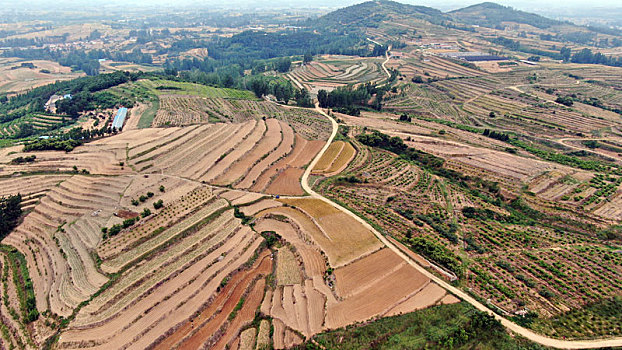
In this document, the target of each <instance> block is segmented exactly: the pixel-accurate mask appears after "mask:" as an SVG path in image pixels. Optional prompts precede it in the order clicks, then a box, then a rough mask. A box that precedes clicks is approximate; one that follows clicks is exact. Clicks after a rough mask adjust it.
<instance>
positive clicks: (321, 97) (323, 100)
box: [317, 90, 328, 108]
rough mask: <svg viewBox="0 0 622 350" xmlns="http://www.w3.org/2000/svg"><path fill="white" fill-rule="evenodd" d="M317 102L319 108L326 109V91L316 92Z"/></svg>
mask: <svg viewBox="0 0 622 350" xmlns="http://www.w3.org/2000/svg"><path fill="white" fill-rule="evenodd" d="M317 101H318V102H319V104H320V107H322V108H326V107H328V92H327V91H326V90H320V91H318V92H317Z"/></svg>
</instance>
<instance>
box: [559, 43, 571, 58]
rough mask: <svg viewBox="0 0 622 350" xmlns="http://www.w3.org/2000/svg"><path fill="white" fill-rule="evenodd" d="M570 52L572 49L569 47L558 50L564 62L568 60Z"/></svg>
mask: <svg viewBox="0 0 622 350" xmlns="http://www.w3.org/2000/svg"><path fill="white" fill-rule="evenodd" d="M571 53H572V51H571V50H570V48H569V47H566V46H564V47H562V48H561V50H559V54H560V55H561V56H562V59H563V60H564V62H568V61H570V54H571Z"/></svg>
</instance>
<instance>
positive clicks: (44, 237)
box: [3, 176, 131, 315]
mask: <svg viewBox="0 0 622 350" xmlns="http://www.w3.org/2000/svg"><path fill="white" fill-rule="evenodd" d="M130 180H131V178H130V177H119V178H106V177H103V178H98V177H84V176H73V177H71V178H69V179H68V180H66V181H64V182H62V183H60V184H59V185H58V186H54V187H53V188H51V189H50V191H48V192H47V194H46V195H45V196H44V197H42V198H41V199H40V202H39V203H38V204H36V205H35V206H34V208H33V211H32V212H31V213H30V214H29V215H28V216H26V218H25V219H24V220H23V222H22V224H21V225H19V226H18V227H17V228H16V229H15V230H14V231H13V232H12V233H11V234H10V235H9V236H7V237H6V238H5V240H4V241H3V243H5V244H11V245H13V246H15V247H16V248H18V249H19V250H20V251H21V252H22V253H23V254H24V255H25V257H26V261H27V263H28V268H29V271H30V276H31V278H32V281H33V287H34V290H35V293H36V297H37V307H38V308H40V309H41V310H46V309H48V308H49V309H51V310H52V311H53V312H55V313H57V314H60V315H68V314H69V313H70V312H71V310H72V309H73V308H75V307H76V306H77V305H78V304H79V303H80V302H81V301H84V300H86V299H87V298H88V296H89V295H90V294H92V293H94V292H95V291H96V290H97V289H98V288H99V286H101V285H102V284H104V283H105V282H106V281H107V278H106V277H105V276H103V275H102V274H101V273H99V272H98V271H96V269H95V266H94V265H95V263H94V261H93V257H92V256H91V254H90V251H91V250H92V249H94V248H95V247H96V245H97V244H98V243H99V241H100V239H101V238H100V235H101V232H100V230H99V228H100V227H101V226H103V225H102V224H103V223H105V221H106V220H107V219H108V218H110V217H112V214H113V212H114V211H115V206H116V205H118V203H119V198H120V197H119V195H120V194H121V193H122V192H123V189H124V187H125V186H127V184H128V183H129V181H130ZM61 225H62V227H63V230H58V228H59V227H61ZM56 231H59V232H57V233H56V235H55V238H56V240H57V241H56V242H55V241H54V240H53V239H52V234H53V233H54V232H56ZM61 249H62V253H61ZM35 252H37V254H35ZM56 276H60V278H56Z"/></svg>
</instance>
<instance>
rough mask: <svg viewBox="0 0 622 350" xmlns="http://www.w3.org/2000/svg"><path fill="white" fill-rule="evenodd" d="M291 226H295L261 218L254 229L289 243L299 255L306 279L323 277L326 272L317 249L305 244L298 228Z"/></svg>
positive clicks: (324, 264) (322, 259)
mask: <svg viewBox="0 0 622 350" xmlns="http://www.w3.org/2000/svg"><path fill="white" fill-rule="evenodd" d="M258 216H259V215H258ZM293 225H295V224H293V223H288V222H283V221H278V220H275V219H269V218H263V219H259V220H258V221H257V222H256V225H255V229H256V230H257V232H263V231H275V232H276V233H278V234H279V235H280V236H281V237H282V238H283V239H284V240H286V241H287V242H289V243H291V244H292V245H293V246H294V247H295V248H296V253H297V254H299V255H300V257H301V259H302V265H303V269H304V274H305V276H306V277H308V278H313V277H315V276H323V275H324V272H325V271H326V263H325V261H324V258H323V257H322V255H321V254H320V252H319V249H318V248H317V247H315V246H314V245H313V244H310V243H308V242H306V241H305V240H304V237H301V233H300V232H299V231H298V230H300V228H297V227H294V226H293Z"/></svg>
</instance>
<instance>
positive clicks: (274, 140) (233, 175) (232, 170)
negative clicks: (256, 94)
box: [214, 119, 281, 185]
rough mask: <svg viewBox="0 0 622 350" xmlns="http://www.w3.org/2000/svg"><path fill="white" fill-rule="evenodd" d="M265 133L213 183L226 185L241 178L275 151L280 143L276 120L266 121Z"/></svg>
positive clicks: (278, 125) (278, 126)
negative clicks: (265, 156) (264, 157)
mask: <svg viewBox="0 0 622 350" xmlns="http://www.w3.org/2000/svg"><path fill="white" fill-rule="evenodd" d="M266 124H267V127H268V128H267V131H266V133H265V135H264V137H263V138H262V139H261V140H260V141H259V142H258V143H257V145H256V146H255V147H253V148H252V149H251V150H250V151H249V152H247V153H246V154H245V155H244V156H243V157H242V158H240V159H238V161H237V162H235V163H233V164H232V165H231V166H230V167H229V169H228V170H227V171H226V172H224V173H223V174H221V175H220V176H219V177H217V178H216V179H215V181H214V183H215V184H217V185H228V184H231V183H233V182H235V181H236V180H238V179H241V178H243V177H244V176H245V175H246V173H247V172H248V171H249V169H251V167H252V166H254V165H255V164H256V163H257V162H259V161H260V160H261V158H262V157H263V156H264V155H266V154H268V153H269V152H271V151H272V150H273V149H275V148H276V147H277V146H278V145H279V143H280V142H281V125H280V124H279V122H278V121H277V120H276V119H268V120H266Z"/></svg>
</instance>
